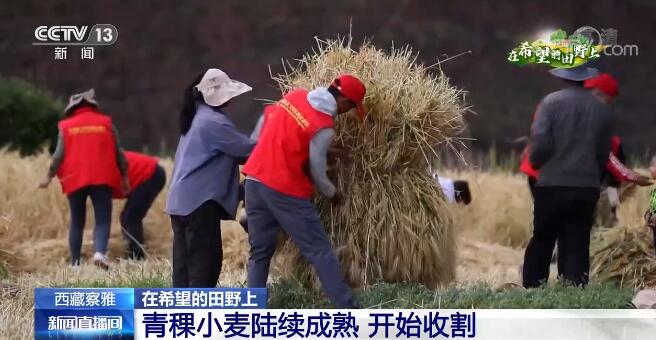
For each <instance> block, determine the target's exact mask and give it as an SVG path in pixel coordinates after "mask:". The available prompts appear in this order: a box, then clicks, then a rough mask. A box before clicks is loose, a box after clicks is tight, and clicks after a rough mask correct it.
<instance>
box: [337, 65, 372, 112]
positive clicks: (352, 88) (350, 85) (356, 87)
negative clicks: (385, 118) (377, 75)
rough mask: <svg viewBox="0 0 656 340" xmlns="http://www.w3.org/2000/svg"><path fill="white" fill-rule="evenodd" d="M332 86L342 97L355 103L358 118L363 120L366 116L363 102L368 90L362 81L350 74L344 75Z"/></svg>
mask: <svg viewBox="0 0 656 340" xmlns="http://www.w3.org/2000/svg"><path fill="white" fill-rule="evenodd" d="M332 86H334V87H335V88H337V90H338V91H339V93H340V94H341V95H342V96H344V97H346V98H347V99H349V100H350V101H352V102H354V103H355V105H356V106H357V109H358V116H359V117H360V119H363V118H364V114H365V107H364V104H363V100H364V95H365V94H366V93H367V88H366V87H365V86H364V84H363V83H362V81H361V80H360V79H358V78H356V77H354V76H352V75H350V74H343V75H341V76H339V77H337V78H335V80H333V83H332Z"/></svg>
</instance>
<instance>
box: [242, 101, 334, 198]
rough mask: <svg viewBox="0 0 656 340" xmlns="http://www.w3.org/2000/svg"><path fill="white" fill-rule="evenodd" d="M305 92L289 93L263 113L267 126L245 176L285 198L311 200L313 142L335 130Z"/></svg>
mask: <svg viewBox="0 0 656 340" xmlns="http://www.w3.org/2000/svg"><path fill="white" fill-rule="evenodd" d="M307 94H308V92H307V91H306V90H296V91H292V92H290V93H288V94H287V95H286V96H285V97H284V98H283V99H281V100H280V101H279V102H277V103H275V104H273V105H269V106H268V107H267V108H266V109H265V111H264V125H263V127H262V131H261V132H260V137H259V140H258V142H257V145H256V146H255V149H253V153H252V154H251V156H250V157H249V158H248V162H246V164H245V165H244V169H243V173H244V174H245V175H247V176H251V177H254V178H256V179H257V180H259V181H260V182H262V183H263V184H265V185H266V186H268V187H271V188H273V189H275V190H276V191H278V192H281V193H283V194H285V195H289V196H294V197H300V198H310V197H312V195H313V193H314V185H313V184H312V181H311V180H310V178H309V177H308V174H307V173H306V171H304V168H307V166H308V162H309V153H310V141H311V140H312V137H313V136H314V135H315V133H316V132H317V131H319V130H320V129H323V128H332V127H333V126H334V123H333V119H332V117H331V116H329V115H327V114H325V113H322V112H319V111H317V110H315V109H314V108H313V107H312V106H311V105H310V103H309V102H308V100H307Z"/></svg>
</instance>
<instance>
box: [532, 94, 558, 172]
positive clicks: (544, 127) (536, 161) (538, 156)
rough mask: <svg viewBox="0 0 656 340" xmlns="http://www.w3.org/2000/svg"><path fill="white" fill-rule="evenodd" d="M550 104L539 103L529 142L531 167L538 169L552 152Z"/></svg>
mask: <svg viewBox="0 0 656 340" xmlns="http://www.w3.org/2000/svg"><path fill="white" fill-rule="evenodd" d="M550 110H551V105H550V104H549V103H548V102H546V103H541V104H540V105H539V107H538V109H537V111H536V113H535V120H534V121H533V126H532V127H531V140H530V142H529V145H530V148H529V160H530V162H531V165H533V168H535V169H536V170H537V169H540V168H541V167H542V165H544V163H546V162H547V161H548V160H549V158H551V156H552V154H553V148H554V145H553V135H552V127H551V111H550Z"/></svg>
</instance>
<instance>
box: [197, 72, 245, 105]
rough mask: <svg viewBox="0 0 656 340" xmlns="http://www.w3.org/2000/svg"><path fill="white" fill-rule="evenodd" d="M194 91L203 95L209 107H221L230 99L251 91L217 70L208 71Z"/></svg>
mask: <svg viewBox="0 0 656 340" xmlns="http://www.w3.org/2000/svg"><path fill="white" fill-rule="evenodd" d="M196 89H197V90H198V91H199V92H200V93H202V94H203V99H204V100H205V103H206V104H207V105H210V106H221V105H223V104H225V103H226V102H228V101H229V100H230V99H232V98H234V97H237V96H239V95H241V94H244V93H246V92H249V91H251V90H253V89H252V88H251V87H250V86H248V85H246V84H244V83H242V82H240V81H237V80H234V79H230V77H228V75H227V74H226V73H225V72H223V71H221V70H219V69H218V68H211V69H208V70H207V72H205V75H203V78H202V79H201V80H200V82H199V83H198V84H197V85H196Z"/></svg>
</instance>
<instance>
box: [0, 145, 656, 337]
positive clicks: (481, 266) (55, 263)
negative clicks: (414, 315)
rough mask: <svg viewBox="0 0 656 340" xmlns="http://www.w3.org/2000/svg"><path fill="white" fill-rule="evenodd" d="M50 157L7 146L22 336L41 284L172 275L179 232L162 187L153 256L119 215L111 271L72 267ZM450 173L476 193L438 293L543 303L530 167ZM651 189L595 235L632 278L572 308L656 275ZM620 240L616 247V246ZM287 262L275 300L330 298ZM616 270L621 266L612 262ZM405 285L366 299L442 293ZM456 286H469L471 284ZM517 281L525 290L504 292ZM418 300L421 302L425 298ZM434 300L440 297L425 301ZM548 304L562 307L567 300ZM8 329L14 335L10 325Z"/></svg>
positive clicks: (234, 255) (7, 236) (8, 207)
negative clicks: (532, 248) (536, 272)
mask: <svg viewBox="0 0 656 340" xmlns="http://www.w3.org/2000/svg"><path fill="white" fill-rule="evenodd" d="M48 162H49V159H48V156H46V155H39V156H34V157H27V158H21V157H19V156H18V155H17V154H15V153H10V152H2V153H0V187H1V188H3V190H2V191H1V192H0V263H1V268H2V271H1V275H2V281H1V282H2V299H0V314H1V315H0V317H1V318H2V320H3V321H2V324H0V329H1V330H2V331H3V332H5V331H6V332H7V333H6V334H11V335H12V337H13V336H18V335H16V334H24V335H25V336H18V337H17V339H23V338H24V339H27V338H31V335H30V334H31V333H30V332H31V328H32V324H31V315H32V310H31V308H32V291H33V288H34V287H49V286H167V285H170V263H169V257H170V250H171V249H170V248H171V237H172V233H171V229H170V222H169V219H168V217H167V216H166V215H165V214H164V213H163V207H164V203H165V199H166V192H165V191H166V189H165V191H164V192H163V193H162V194H161V195H160V196H159V197H158V199H157V201H156V203H155V205H154V207H153V209H152V210H151V211H150V212H149V214H148V216H147V217H146V219H145V232H146V240H147V241H146V249H147V251H148V254H149V255H148V259H147V260H146V261H141V262H138V261H130V260H122V257H123V256H124V255H125V253H124V243H123V239H122V236H121V233H120V226H119V224H118V223H117V220H116V219H114V224H113V225H112V236H111V239H110V252H109V256H110V258H112V260H113V266H112V268H111V269H110V271H109V272H103V271H99V270H97V269H96V268H95V267H92V266H86V265H85V266H82V267H80V268H76V269H71V268H69V267H68V247H67V223H68V222H67V221H68V207H67V203H66V200H65V198H64V196H63V195H62V194H61V192H60V189H59V187H58V185H51V186H50V188H49V189H48V190H38V189H37V188H36V186H37V183H38V180H39V179H40V178H41V176H42V175H43V172H44V171H45V169H46V167H47V164H48ZM161 163H162V164H163V165H165V167H166V169H167V171H170V168H171V164H172V162H171V160H169V159H164V160H161ZM443 175H445V176H450V177H453V178H462V179H466V180H469V181H470V186H471V190H472V195H473V197H474V200H473V202H472V204H471V205H469V206H455V205H453V206H450V209H452V213H453V218H454V222H453V223H454V228H455V233H456V235H455V245H454V246H455V249H456V258H455V263H456V282H455V283H454V284H451V285H450V286H449V287H447V288H445V289H446V290H444V289H441V290H438V291H436V292H435V294H447V295H448V294H456V295H457V294H463V296H462V297H463V298H467V297H466V296H467V294H469V293H471V294H473V296H474V297H471V299H472V300H471V301H472V302H471V304H473V305H480V306H481V307H483V308H486V307H487V308H489V307H491V306H501V307H503V308H512V307H513V306H515V307H517V308H520V307H522V306H525V307H526V308H532V307H535V306H533V305H517V303H519V302H518V301H523V300H522V299H523V298H520V296H523V295H522V294H525V293H521V291H524V290H523V289H521V288H516V285H513V284H518V283H520V278H519V266H520V265H521V263H522V259H523V247H524V246H525V245H526V243H527V242H528V239H529V237H530V231H531V209H532V203H531V199H530V195H529V192H528V189H527V186H526V183H525V179H524V177H523V176H520V175H515V174H509V173H503V172H479V171H466V172H451V171H444V173H443ZM647 197H648V191H647V189H639V190H638V191H637V192H636V193H634V194H633V195H632V196H630V197H629V198H627V199H626V200H625V201H624V202H623V204H622V205H621V208H620V210H619V219H620V223H619V226H618V227H616V229H613V230H611V231H609V232H606V233H604V234H603V236H604V237H603V243H602V241H601V240H602V238H600V239H599V240H600V241H598V242H597V241H593V251H598V252H599V254H593V256H594V258H593V269H594V270H595V271H594V272H593V280H596V279H597V278H603V279H604V281H605V282H606V281H610V282H614V283H617V282H621V283H623V284H624V286H625V288H612V287H615V286H616V285H615V284H613V285H612V287H609V286H607V285H606V283H604V285H602V286H598V287H597V288H591V289H590V293H585V294H592V295H594V294H601V295H609V294H610V295H612V296H608V298H612V299H614V300H612V301H606V300H604V299H605V298H602V299H601V300H599V298H598V297H595V296H597V295H594V296H588V295H585V294H584V293H581V292H579V291H575V292H574V291H573V292H572V293H571V295H572V300H571V301H569V302H563V303H566V304H567V303H568V304H569V305H567V306H573V307H572V308H583V307H589V308H595V307H591V306H597V307H596V308H601V307H604V306H607V307H609V308H611V306H617V307H618V308H619V307H621V306H622V303H627V302H628V300H629V299H630V296H631V294H632V292H633V288H634V286H636V285H641V284H646V285H653V282H654V279H653V277H652V276H653V275H654V273H653V271H651V272H649V270H650V268H651V267H650V266H652V263H653V249H650V248H648V247H646V246H645V245H644V242H643V241H644V240H641V239H636V237H643V238H647V239H646V240H647V241H648V240H649V238H648V237H650V236H651V235H649V234H647V233H646V230H644V227H643V223H642V212H643V211H644V209H645V207H646V205H647ZM121 205H122V203H121V202H119V201H115V206H114V216H117V215H118V213H119V212H120V210H121ZM88 215H89V220H88V221H87V225H86V229H85V239H84V246H83V249H84V253H85V254H86V256H87V257H89V256H90V255H91V249H92V248H91V239H92V229H93V228H92V225H93V223H92V222H93V221H92V219H93V218H92V214H88ZM222 232H223V247H224V254H225V255H224V261H223V272H222V274H221V285H225V286H239V285H243V284H244V283H245V270H244V269H245V263H246V258H247V254H248V242H247V239H246V234H245V233H244V232H243V231H242V229H241V227H240V226H239V225H238V224H236V222H225V223H224V224H223V226H222ZM627 235H629V236H627ZM613 249H615V250H616V251H614V252H613V251H611V250H613ZM609 254H610V255H609ZM627 256H632V257H637V260H636V261H634V262H635V263H633V265H632V266H622V265H618V264H617V263H616V262H615V261H624V262H619V263H632V262H630V261H631V258H632V257H631V258H629V257H627ZM279 260H280V259H279ZM274 267H275V266H274ZM279 269H280V268H279V267H278V268H274V275H273V276H274V281H279V282H278V283H276V284H275V286H274V287H273V288H272V294H274V295H275V294H280V295H279V296H278V297H277V298H276V297H272V304H282V305H281V306H283V307H284V306H291V305H292V304H295V303H296V304H298V306H296V305H295V306H294V307H300V306H322V305H323V304H325V301H323V300H321V297H320V296H317V295H316V294H315V293H313V292H303V291H302V288H300V287H299V288H298V290H296V289H297V288H290V287H296V286H294V285H293V284H291V286H290V284H288V283H286V282H287V281H284V280H283V281H280V279H279V278H280V275H279V273H280V272H281V270H279ZM609 270H611V271H612V272H608V271H609ZM554 271H555V270H554ZM552 272H553V271H552ZM276 273H278V274H276ZM553 274H555V273H552V277H553V276H554V275H553ZM477 285H483V286H477ZM376 287H377V288H376ZM393 287H396V286H393ZM398 287H400V288H390V286H384V285H383V286H374V288H366V289H365V290H363V291H361V293H360V294H361V296H362V299H363V301H365V302H367V303H368V304H370V306H372V307H376V306H377V307H380V306H383V305H379V304H380V303H383V302H384V301H379V302H375V301H377V299H387V298H390V297H389V295H390V294H392V295H393V297H392V298H390V299H391V300H389V301H392V302H387V303H388V304H387V305H384V306H386V307H394V306H404V305H407V304H408V303H410V302H408V301H409V300H408V299H410V298H409V297H408V294H409V296H415V295H416V296H423V297H422V299H424V298H427V296H429V295H426V294H432V293H429V292H428V291H424V290H422V289H425V288H416V287H415V288H412V287H414V286H411V287H409V288H407V287H405V286H403V285H401V286H398ZM468 287H471V288H468ZM481 287H482V288H481ZM417 289H419V290H417ZM453 289H463V290H464V293H463V292H460V291H453ZM486 289H488V290H489V292H488V291H487V290H486ZM553 289H555V290H556V292H551V291H545V293H544V294H565V295H567V294H570V293H569V291H567V290H566V289H565V290H564V291H560V290H558V289H561V288H553ZM508 290H509V291H511V292H514V291H517V292H516V293H503V292H507V291H508ZM290 291H291V293H290ZM495 291H497V292H500V293H499V294H502V295H499V298H500V299H502V300H495V298H493V297H490V299H492V300H484V301H483V300H480V301H479V300H476V299H477V298H476V297H480V296H483V295H485V294H497V293H494V292H495ZM458 292H460V293H458ZM485 292H488V293H485ZM559 292H560V293H559ZM609 292H610V293H609ZM289 294H291V295H292V296H289ZM294 294H298V295H294ZM395 294H396V295H395ZM422 294H423V295H422ZM481 294H482V295H481ZM503 294H511V295H503ZM513 294H518V295H516V296H515V295H513ZM457 296H460V295H457ZM567 296H569V295H567ZM281 299H282V300H281ZM313 299H319V300H313ZM586 299H588V300H586ZM281 301H282V302H281ZM322 301H323V302H322ZM394 301H396V302H394ZM422 301H423V300H422ZM453 301H459V300H457V299H456V300H453ZM463 301H465V300H463ZM467 301H469V300H467ZM512 301H515V302H512ZM593 301H596V302H594V303H596V305H592V304H591V303H592V302H593ZM604 301H606V302H604ZM412 303H415V304H419V305H421V303H420V302H412ZM451 303H452V304H453V303H455V302H451ZM390 304H391V305H390ZM599 304H601V305H599ZM425 306H433V305H431V304H429V303H428V302H425ZM538 306H542V307H545V308H553V307H558V306H561V307H562V306H563V305H562V304H561V305H554V306H552V307H549V305H538ZM2 338H6V337H5V336H4V335H3V336H2Z"/></svg>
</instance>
